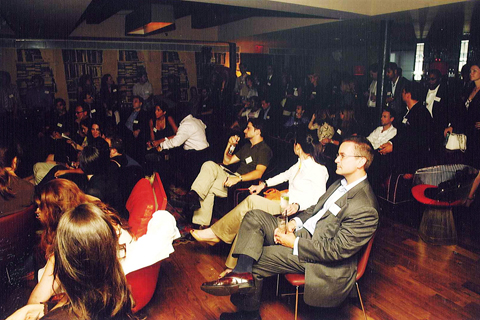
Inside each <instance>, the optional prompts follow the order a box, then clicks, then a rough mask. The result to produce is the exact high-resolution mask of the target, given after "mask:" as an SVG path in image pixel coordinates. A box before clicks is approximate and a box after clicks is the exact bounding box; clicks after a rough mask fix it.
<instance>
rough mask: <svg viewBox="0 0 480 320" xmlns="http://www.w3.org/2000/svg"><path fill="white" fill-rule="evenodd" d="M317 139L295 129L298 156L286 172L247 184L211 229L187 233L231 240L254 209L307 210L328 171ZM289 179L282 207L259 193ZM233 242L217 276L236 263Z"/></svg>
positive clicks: (274, 212)
mask: <svg viewBox="0 0 480 320" xmlns="http://www.w3.org/2000/svg"><path fill="white" fill-rule="evenodd" d="M318 147H319V145H318V140H317V139H316V137H315V135H311V134H307V133H306V132H305V131H303V130H299V131H298V132H297V136H296V138H295V143H294V144H293V152H294V153H295V154H296V155H297V156H298V161H297V163H296V164H294V165H293V166H291V167H290V169H288V170H287V171H285V172H282V173H280V174H278V175H276V176H274V177H273V178H270V179H267V180H266V181H265V182H263V181H262V182H260V184H258V185H256V186H253V185H252V186H250V188H249V190H250V193H251V195H250V196H248V197H247V198H246V199H245V200H243V201H242V202H241V203H240V204H239V205H238V206H236V207H235V208H234V209H233V210H231V211H230V212H229V213H227V214H226V215H225V216H223V218H222V219H220V220H218V221H217V222H216V223H214V224H213V225H212V226H211V227H210V228H207V229H204V230H192V231H191V232H190V233H191V234H192V236H193V237H194V238H195V240H197V241H199V242H206V243H208V244H210V245H214V244H216V243H218V242H220V241H223V242H226V243H232V241H233V239H234V238H235V236H236V235H237V232H238V230H239V229H240V224H241V222H242V220H243V217H244V216H245V214H246V213H247V212H248V211H250V210H253V209H260V210H264V211H266V212H268V213H270V214H272V215H278V214H281V213H283V214H286V215H288V216H290V215H292V214H295V213H297V212H298V211H299V210H300V208H302V209H306V208H308V207H310V206H312V205H314V204H316V203H317V201H318V199H319V198H320V197H321V196H322V195H323V194H324V193H325V190H326V185H327V180H328V171H327V168H326V167H325V166H324V165H322V164H320V159H321V154H319V152H318ZM285 181H288V187H289V189H288V197H289V204H288V206H287V207H286V208H282V206H281V204H280V202H278V201H273V200H269V199H266V198H264V197H261V196H259V195H258V193H260V192H261V191H262V190H263V189H265V188H266V187H272V186H276V185H278V184H281V183H283V182H285ZM234 247H235V244H234V245H233V246H232V249H231V250H230V255H229V256H228V258H227V262H226V266H227V269H226V270H225V271H224V272H223V273H222V274H221V275H220V277H222V276H224V275H225V274H226V273H228V272H230V271H231V270H232V269H233V268H234V267H235V264H236V259H234V258H233V257H232V253H233V249H234Z"/></svg>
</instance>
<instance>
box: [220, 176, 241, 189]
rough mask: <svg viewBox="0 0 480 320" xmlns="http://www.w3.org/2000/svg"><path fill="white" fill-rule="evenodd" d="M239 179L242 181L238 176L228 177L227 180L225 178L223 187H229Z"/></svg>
mask: <svg viewBox="0 0 480 320" xmlns="http://www.w3.org/2000/svg"><path fill="white" fill-rule="evenodd" d="M240 181H242V180H241V179H240V178H239V177H228V178H227V180H225V183H224V184H223V186H224V187H225V188H229V187H231V186H234V185H236V184H237V183H239V182H240Z"/></svg>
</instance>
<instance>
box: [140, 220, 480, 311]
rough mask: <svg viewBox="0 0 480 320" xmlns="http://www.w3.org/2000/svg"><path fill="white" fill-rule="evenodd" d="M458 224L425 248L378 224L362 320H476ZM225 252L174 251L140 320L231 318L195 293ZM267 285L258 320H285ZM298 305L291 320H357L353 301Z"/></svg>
mask: <svg viewBox="0 0 480 320" xmlns="http://www.w3.org/2000/svg"><path fill="white" fill-rule="evenodd" d="M470 214H475V213H472V212H470ZM462 219H463V220H462ZM458 223H460V224H461V225H460V228H459V234H460V235H461V236H460V240H459V243H460V244H459V245H454V246H432V245H429V244H426V243H424V242H423V241H422V240H421V239H420V237H419V236H418V231H417V228H416V227H418V226H413V227H409V226H406V225H405V224H404V223H398V222H395V221H393V220H392V219H389V218H388V217H384V218H382V220H381V225H380V228H379V230H378V234H377V237H376V239H375V242H374V245H373V249H372V253H371V257H370V261H369V264H368V267H367V271H366V273H365V275H364V277H363V278H362V279H361V280H360V283H359V284H360V290H361V294H362V297H363V300H364V303H365V309H366V313H367V316H368V319H382V320H388V319H392V320H398V319H449V320H452V319H480V261H479V260H480V250H479V248H480V244H479V243H478V237H476V234H478V232H475V230H478V226H479V224H478V219H476V218H475V219H473V220H471V219H470V217H468V216H467V217H465V216H463V217H462V218H461V219H460V221H458ZM472 224H473V226H472ZM462 225H463V226H462ZM475 226H476V227H475ZM228 250H229V247H228V246H227V245H224V244H220V245H217V246H215V247H206V246H203V245H200V244H198V243H187V244H181V245H178V246H176V247H175V253H174V254H172V255H171V257H170V258H169V259H168V260H166V261H165V262H164V263H163V264H162V266H161V278H160V279H159V283H158V286H157V291H156V294H155V296H154V297H153V299H152V301H151V303H150V304H149V305H148V306H147V307H146V308H145V309H144V310H143V311H142V314H144V315H146V316H147V317H148V319H152V320H153V319H198V320H201V319H218V318H219V316H220V314H221V313H222V312H233V311H235V307H234V306H233V304H232V303H231V302H230V301H229V297H215V296H211V295H208V294H206V293H204V292H203V291H201V290H200V285H201V284H202V283H203V282H204V281H211V280H213V279H215V278H216V276H217V275H218V273H219V272H221V271H222V270H223V263H224V259H225V257H226V255H227V253H228ZM275 283H276V282H275V278H271V279H268V281H267V282H266V284H265V287H264V297H263V300H264V303H263V305H262V308H261V315H262V318H263V319H293V318H294V305H295V297H294V296H290V297H283V298H277V297H276V296H275ZM282 287H283V288H282V289H281V291H282V292H285V291H289V292H294V288H293V287H290V286H288V284H286V285H285V284H284V285H282ZM300 300H301V301H300V305H299V319H304V320H308V319H358V320H360V319H363V313H362V310H361V307H360V303H359V302H358V299H356V298H355V299H354V298H349V299H347V301H345V303H343V304H342V305H341V306H340V307H338V308H332V309H321V308H312V307H309V306H307V305H305V304H304V303H303V301H302V298H300Z"/></svg>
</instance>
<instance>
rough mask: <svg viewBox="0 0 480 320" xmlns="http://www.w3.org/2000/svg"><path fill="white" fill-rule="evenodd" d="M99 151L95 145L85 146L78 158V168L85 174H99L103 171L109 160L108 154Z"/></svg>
mask: <svg viewBox="0 0 480 320" xmlns="http://www.w3.org/2000/svg"><path fill="white" fill-rule="evenodd" d="M105 153H106V152H101V151H100V150H98V149H97V148H95V147H90V146H86V147H85V148H83V150H82V152H81V153H80V156H79V157H78V160H79V162H80V168H81V169H82V170H83V172H84V173H85V174H87V175H88V174H93V175H95V174H101V173H103V172H105V169H106V168H107V164H108V161H109V158H110V157H109V155H108V154H105Z"/></svg>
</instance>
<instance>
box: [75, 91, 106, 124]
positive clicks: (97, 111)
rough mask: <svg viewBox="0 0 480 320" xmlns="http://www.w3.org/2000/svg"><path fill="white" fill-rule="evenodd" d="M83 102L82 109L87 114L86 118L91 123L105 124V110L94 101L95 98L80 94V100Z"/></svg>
mask: <svg viewBox="0 0 480 320" xmlns="http://www.w3.org/2000/svg"><path fill="white" fill-rule="evenodd" d="M79 101H83V109H84V110H86V111H87V112H88V117H89V118H90V119H92V120H93V121H100V122H102V123H104V122H105V110H103V106H99V105H98V103H97V102H96V101H95V96H94V95H92V94H91V93H88V92H85V91H84V92H82V94H80V100H79Z"/></svg>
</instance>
